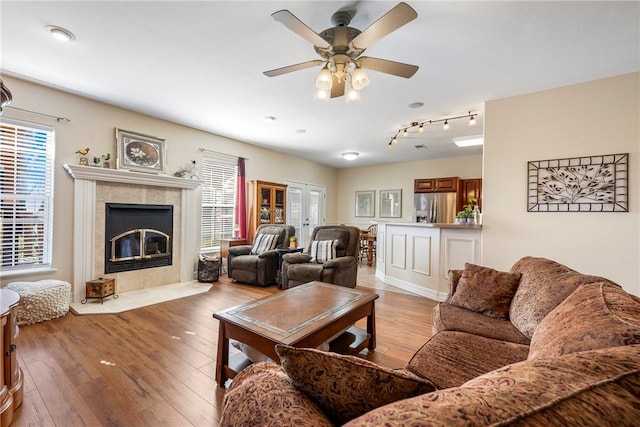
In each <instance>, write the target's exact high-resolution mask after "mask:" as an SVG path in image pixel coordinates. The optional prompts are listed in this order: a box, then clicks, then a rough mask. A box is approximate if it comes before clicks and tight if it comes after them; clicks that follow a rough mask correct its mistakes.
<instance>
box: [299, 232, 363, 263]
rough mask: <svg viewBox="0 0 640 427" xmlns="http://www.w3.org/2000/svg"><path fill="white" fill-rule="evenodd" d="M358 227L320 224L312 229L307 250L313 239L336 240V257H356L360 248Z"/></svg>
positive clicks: (309, 248)
mask: <svg viewBox="0 0 640 427" xmlns="http://www.w3.org/2000/svg"><path fill="white" fill-rule="evenodd" d="M359 237H360V229H359V228H358V227H354V226H351V225H320V226H318V227H316V228H314V229H313V233H311V241H310V242H309V245H308V247H307V252H311V242H313V241H314V240H337V241H338V244H337V246H336V255H337V256H338V257H343V256H352V257H357V256H358V251H359V250H360V239H359Z"/></svg>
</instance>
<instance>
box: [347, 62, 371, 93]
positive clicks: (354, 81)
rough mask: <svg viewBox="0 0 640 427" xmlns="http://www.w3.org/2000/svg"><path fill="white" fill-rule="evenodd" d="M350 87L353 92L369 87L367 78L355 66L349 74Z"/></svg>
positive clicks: (364, 73) (361, 70) (360, 69)
mask: <svg viewBox="0 0 640 427" xmlns="http://www.w3.org/2000/svg"><path fill="white" fill-rule="evenodd" d="M351 85H352V86H353V88H354V89H355V90H362V89H364V88H365V87H367V86H368V85H369V76H367V73H366V72H365V71H364V70H363V69H362V68H360V67H358V66H357V65H356V68H355V69H354V70H353V73H351Z"/></svg>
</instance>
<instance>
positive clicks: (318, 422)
mask: <svg viewBox="0 0 640 427" xmlns="http://www.w3.org/2000/svg"><path fill="white" fill-rule="evenodd" d="M219 425H220V426H221V427H236V426H285V425H290V426H293V425H296V426H317V427H321V426H333V423H332V422H331V421H330V420H329V419H328V418H327V417H326V416H325V415H324V413H323V412H322V411H321V410H320V408H318V406H317V405H316V404H314V403H313V402H312V401H311V400H309V399H308V398H307V397H306V396H305V395H304V394H303V393H302V392H300V391H298V390H297V389H296V388H295V387H294V385H293V383H292V381H291V379H289V377H288V376H287V374H285V373H284V372H283V371H282V369H281V368H280V366H278V365H276V364H273V363H264V362H261V363H256V364H254V365H250V366H248V367H247V368H245V369H243V370H242V371H241V372H240V373H239V374H238V375H236V377H235V378H234V379H233V381H232V382H231V386H230V387H229V389H228V390H227V391H226V393H225V395H224V400H223V410H222V418H221V420H220V424H219Z"/></svg>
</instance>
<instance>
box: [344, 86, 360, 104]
mask: <svg viewBox="0 0 640 427" xmlns="http://www.w3.org/2000/svg"><path fill="white" fill-rule="evenodd" d="M346 95H347V96H346V102H347V103H351V102H360V91H359V90H355V89H354V88H353V87H352V86H351V85H349V88H348V89H347V93H346Z"/></svg>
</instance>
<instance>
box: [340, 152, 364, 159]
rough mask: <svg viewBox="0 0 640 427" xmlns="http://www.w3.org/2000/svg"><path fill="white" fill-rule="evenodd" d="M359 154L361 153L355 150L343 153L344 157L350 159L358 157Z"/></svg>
mask: <svg viewBox="0 0 640 427" xmlns="http://www.w3.org/2000/svg"><path fill="white" fill-rule="evenodd" d="M359 155H360V153H356V152H355V151H349V152H346V153H342V154H341V156H342V158H343V159H345V160H349V161H351V160H355V159H357V158H358V156H359Z"/></svg>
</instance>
